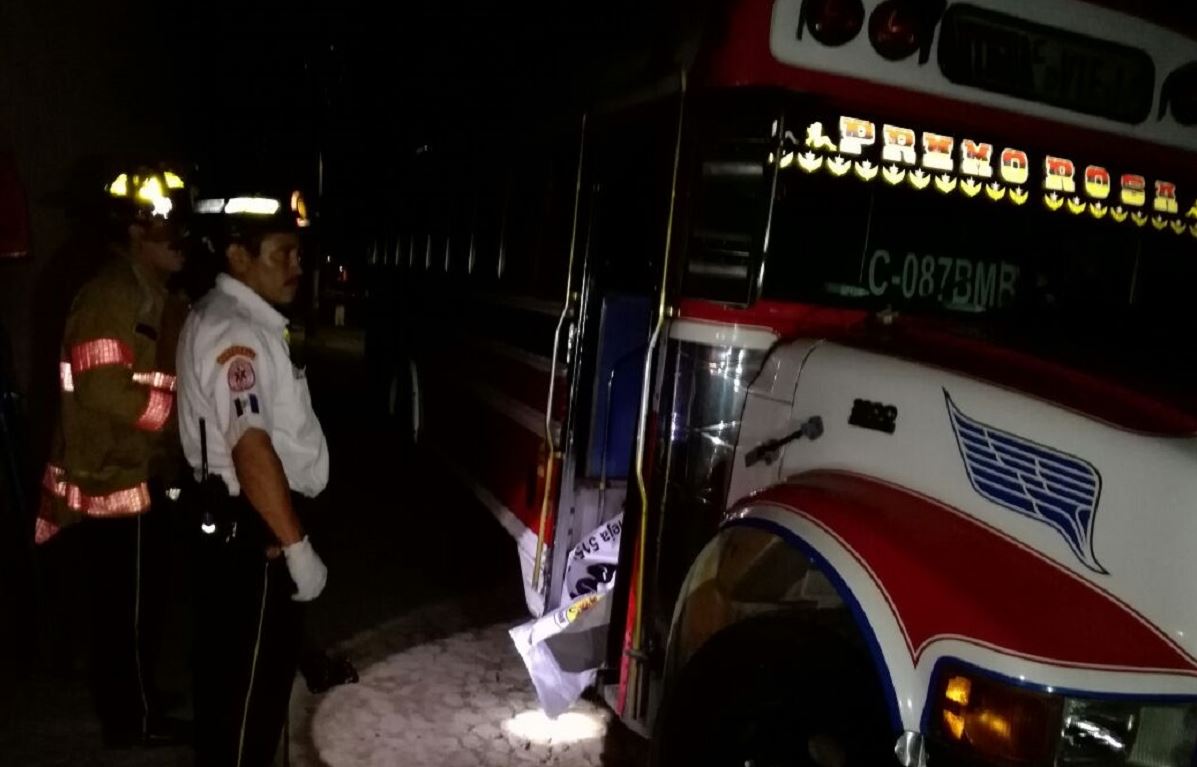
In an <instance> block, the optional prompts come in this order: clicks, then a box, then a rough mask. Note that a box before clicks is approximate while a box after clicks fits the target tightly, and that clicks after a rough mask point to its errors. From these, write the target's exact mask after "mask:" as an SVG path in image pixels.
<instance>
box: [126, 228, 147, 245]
mask: <svg viewBox="0 0 1197 767" xmlns="http://www.w3.org/2000/svg"><path fill="white" fill-rule="evenodd" d="M125 233H126V234H128V235H129V242H141V241H142V240H143V239H144V238H145V229H144V228H143V227H142V226H141V224H129V226H128V227H127V228H126V229H125Z"/></svg>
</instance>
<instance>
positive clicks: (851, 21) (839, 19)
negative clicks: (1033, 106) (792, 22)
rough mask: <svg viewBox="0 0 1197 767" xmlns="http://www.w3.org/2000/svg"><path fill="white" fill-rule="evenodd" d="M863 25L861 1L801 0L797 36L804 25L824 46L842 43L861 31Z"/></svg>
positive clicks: (800, 35) (862, 5)
mask: <svg viewBox="0 0 1197 767" xmlns="http://www.w3.org/2000/svg"><path fill="white" fill-rule="evenodd" d="M863 26H864V4H863V3H862V2H861V0H803V3H802V9H801V11H800V12H799V17H798V37H799V38H801V37H802V30H803V28H807V29H809V30H810V33H811V36H812V37H814V38H815V39H816V40H818V41H819V42H820V43H822V44H823V45H827V46H830V47H835V46H838V45H843V44H844V43H846V42H848V41H849V40H851V39H852V38H854V37H856V35H858V34H859V33H860V30H861V27H863Z"/></svg>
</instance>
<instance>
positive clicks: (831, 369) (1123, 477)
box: [730, 340, 1197, 672]
mask: <svg viewBox="0 0 1197 767" xmlns="http://www.w3.org/2000/svg"><path fill="white" fill-rule="evenodd" d="M814 416H818V417H819V418H820V419H821V421H822V427H823V429H822V433H821V435H819V436H817V438H815V439H813V440H812V439H806V438H802V439H798V440H795V441H792V442H789V443H786V444H785V445H784V446H783V447H781V448H780V449H779V450H778V451H777V453H776V454H775V455H773V456H771V457H772V460H771V461H766V460H761V461H757V462H755V463H753V464H752V465H746V457H747V456H748V454H749V453H750V451H752V450H753V448H757V447H759V446H760V445H762V444H764V443H766V442H768V441H769V440H776V439H778V438H781V437H784V436H785V435H788V434H791V433H792V432H794V431H795V430H797V429H798V428H799V426H800V425H801V424H802V423H803V422H806V421H807V420H808V419H810V418H812V417H814ZM820 471H832V472H850V473H852V474H856V475H860V476H863V477H867V478H870V479H873V480H877V481H880V482H882V483H887V484H889V485H891V486H894V487H897V488H900V489H902V490H903V491H905V492H908V493H911V494H914V495H917V496H921V497H924V498H926V499H928V500H929V501H931V502H932V503H935V504H938V505H942V506H943V507H946V508H949V509H951V510H953V511H954V512H955V513H957V514H959V515H961V516H962V517H963V518H965V519H966V520H968V521H969V522H970V523H973V524H975V525H976V526H977V527H978V528H980V529H981V530H983V531H984V532H985V533H986V534H989V535H992V536H997V537H999V538H1002V539H1005V540H1007V541H1010V542H1013V543H1014V544H1015V545H1016V546H1018V547H1020V548H1022V549H1025V550H1027V551H1029V552H1030V553H1032V554H1034V555H1036V556H1038V557H1040V558H1042V559H1044V560H1046V561H1048V562H1049V563H1050V564H1051V565H1052V566H1053V568H1054V569H1055V571H1057V572H1059V573H1060V575H1061V577H1066V578H1069V579H1070V580H1071V579H1076V578H1079V579H1081V580H1083V581H1085V582H1087V583H1088V584H1090V585H1091V586H1092V587H1093V588H1094V589H1095V590H1096V592H1097V593H1099V594H1101V595H1104V597H1106V598H1108V599H1109V600H1110V601H1111V602H1112V603H1113V604H1115V605H1117V606H1118V607H1119V608H1125V610H1128V611H1130V613H1131V614H1133V615H1134V616H1138V617H1139V618H1141V619H1142V620H1143V621H1145V622H1146V623H1147V624H1149V625H1150V626H1151V627H1152V629H1153V630H1154V631H1155V632H1157V633H1158V634H1159V635H1160V637H1161V638H1162V639H1164V640H1165V641H1167V642H1168V643H1170V644H1172V645H1174V646H1175V647H1176V648H1177V650H1178V651H1180V652H1181V653H1182V654H1183V655H1185V656H1186V657H1189V658H1191V657H1192V656H1193V655H1194V654H1195V653H1197V641H1195V640H1197V605H1194V603H1193V601H1192V600H1191V599H1190V598H1189V595H1190V592H1191V584H1192V583H1193V582H1194V581H1195V580H1197V556H1195V554H1197V513H1195V511H1197V509H1195V508H1194V507H1195V506H1197V438H1194V437H1188V436H1160V435H1158V434H1146V433H1142V432H1136V431H1132V430H1130V429H1128V428H1126V427H1125V426H1119V425H1114V424H1112V423H1107V422H1103V421H1099V420H1097V419H1095V418H1094V417H1092V416H1088V415H1084V414H1082V413H1079V412H1076V411H1072V410H1069V409H1067V408H1065V407H1063V406H1061V405H1058V404H1053V403H1051V402H1047V401H1044V400H1041V399H1037V398H1035V397H1032V396H1030V395H1028V394H1025V393H1022V392H1019V391H1014V390H1011V389H1007V388H1003V387H1001V386H998V385H995V384H994V383H992V382H988V381H984V380H979V379H977V378H972V377H969V376H967V375H964V374H961V373H959V372H952V371H948V370H944V369H941V368H937V367H933V366H930V365H927V364H925V363H919V362H914V361H911V360H907V359H898V358H895V357H891V356H887V355H884V354H879V353H875V352H869V351H864V350H861V349H857V348H849V347H845V346H841V345H838V344H835V343H831V342H820V341H809V340H798V341H794V342H791V343H787V344H784V345H781V346H779V347H778V348H777V349H775V350H774V352H773V353H772V354H771V355H770V357H769V359H768V360H767V361H766V363H765V365H764V368H763V369H762V372H761V374H760V375H759V376H758V378H757V380H756V382H755V383H754V384H753V386H752V387H751V389H750V391H749V395H748V398H747V403H746V405H745V410H744V418H743V425H742V430H741V435H740V443H739V447H738V450H737V455H736V465H735V470H734V473H733V476H732V481H731V488H730V500H733V501H734V500H736V499H739V498H743V497H745V496H748V495H750V494H753V493H756V492H758V491H761V490H763V489H766V488H769V487H772V486H775V485H777V484H778V483H781V482H783V481H785V480H787V479H788V478H792V477H798V476H801V475H804V474H809V473H811V472H820ZM912 513H914V512H912ZM932 523H933V520H928V524H932ZM1009 564H1010V566H1011V567H1015V566H1017V563H1016V562H1013V561H1012V562H1010V563H1009ZM999 566H1000V565H999ZM984 575H985V574H978V577H984ZM988 575H1000V573H990V574H988ZM1051 587H1052V584H1049V583H1045V584H1044V588H1051ZM1098 621H1099V622H1100V619H1098ZM1077 629H1078V631H1081V630H1086V629H1087V630H1095V631H1100V630H1101V626H1100V625H1093V626H1089V627H1081V626H1078V627H1077ZM1061 660H1066V659H1061ZM1193 670H1194V671H1195V672H1197V664H1195V665H1194V669H1193Z"/></svg>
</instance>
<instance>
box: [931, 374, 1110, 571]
mask: <svg viewBox="0 0 1197 767" xmlns="http://www.w3.org/2000/svg"><path fill="white" fill-rule="evenodd" d="M944 399H945V400H946V401H947V405H948V416H949V417H950V419H951V421H952V430H953V431H954V432H955V434H956V444H958V445H959V446H960V456H961V457H962V458H963V459H964V468H965V471H966V472H968V479H969V482H971V483H972V486H973V489H974V490H976V491H977V493H978V494H980V495H981V497H982V498H985V499H986V500H989V501H992V502H994V503H996V504H998V505H999V506H1003V507H1005V508H1007V509H1010V510H1011V511H1015V512H1018V513H1019V514H1022V515H1024V516H1027V517H1030V518H1031V519H1036V520H1039V521H1040V522H1043V523H1044V524H1047V525H1050V526H1051V527H1053V528H1055V529H1056V531H1057V532H1059V533H1060V535H1063V536H1064V539H1065V540H1066V541H1068V545H1069V547H1070V548H1071V549H1072V551H1073V553H1075V554H1076V555H1077V557H1078V558H1079V559H1080V560H1081V562H1083V563H1084V565H1085V566H1086V567H1088V568H1089V569H1090V570H1093V571H1094V572H1098V573H1103V574H1105V573H1106V572H1107V571H1106V569H1105V568H1104V567H1102V566H1101V565H1100V564H1099V563H1098V561H1097V557H1096V556H1095V555H1094V553H1093V518H1094V517H1095V516H1096V514H1097V504H1098V501H1099V499H1100V498H1101V474H1099V473H1098V471H1097V468H1096V467H1095V466H1094V465H1093V464H1091V463H1089V462H1088V461H1086V460H1084V459H1083V458H1078V457H1076V456H1075V455H1069V454H1068V453H1064V452H1061V451H1059V450H1056V449H1055V448H1052V447H1047V446H1046V445H1041V444H1039V443H1037V442H1033V441H1031V440H1029V439H1027V438H1025V437H1019V436H1018V435H1016V434H1011V433H1010V432H1008V431H1002V430H1001V429H997V428H994V427H993V426H989V425H987V424H984V423H981V422H980V421H978V420H976V419H974V418H970V417H969V416H967V415H965V414H964V413H962V412H961V411H960V408H958V407H956V403H955V402H953V401H952V397H951V396H950V395H949V394H948V392H947V391H946V390H945V391H944Z"/></svg>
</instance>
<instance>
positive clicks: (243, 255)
mask: <svg viewBox="0 0 1197 767" xmlns="http://www.w3.org/2000/svg"><path fill="white" fill-rule="evenodd" d="M224 257H225V260H226V261H227V262H228V264H229V272H231V273H232V274H233V275H234V276H236V275H239V274H245V272H247V271H248V270H249V263H250V261H251V260H252V259H253V256H251V255H250V254H249V250H248V249H247V248H246V247H245V246H244V245H242V244H241V243H239V242H234V243H231V244H229V246H228V247H227V248H225V250H224Z"/></svg>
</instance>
